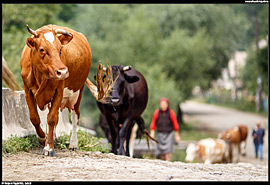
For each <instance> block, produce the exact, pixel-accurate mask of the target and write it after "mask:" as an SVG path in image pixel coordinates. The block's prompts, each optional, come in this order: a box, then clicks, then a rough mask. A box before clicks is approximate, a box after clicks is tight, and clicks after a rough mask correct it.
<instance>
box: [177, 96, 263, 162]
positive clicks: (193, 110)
mask: <svg viewBox="0 0 270 185" xmlns="http://www.w3.org/2000/svg"><path fill="white" fill-rule="evenodd" d="M181 108H182V111H183V112H184V115H185V116H187V117H186V118H187V119H194V120H198V121H199V122H200V124H199V125H198V126H197V127H198V128H200V129H206V130H210V131H212V132H216V133H219V132H223V131H225V130H227V129H229V128H232V127H234V126H236V125H238V124H245V125H247V127H248V129H249V133H248V138H247V156H246V157H242V156H241V157H240V162H250V163H252V164H260V165H268V118H267V117H263V116H260V115H257V114H253V113H247V112H243V111H238V110H235V109H230V108H224V107H220V106H215V105H210V104H203V103H197V102H193V101H187V102H185V103H183V104H181ZM258 120H259V121H261V123H262V127H263V128H265V136H264V145H263V151H264V159H263V160H262V161H261V160H259V159H255V150H254V144H253V139H252V136H251V133H252V129H253V128H255V127H256V125H255V124H256V122H257V121H258ZM183 139H184V138H183Z"/></svg>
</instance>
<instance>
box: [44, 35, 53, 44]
mask: <svg viewBox="0 0 270 185" xmlns="http://www.w3.org/2000/svg"><path fill="white" fill-rule="evenodd" d="M44 37H45V39H46V40H47V41H49V42H50V43H51V44H52V45H53V41H54V35H53V33H52V32H48V33H45V34H44Z"/></svg>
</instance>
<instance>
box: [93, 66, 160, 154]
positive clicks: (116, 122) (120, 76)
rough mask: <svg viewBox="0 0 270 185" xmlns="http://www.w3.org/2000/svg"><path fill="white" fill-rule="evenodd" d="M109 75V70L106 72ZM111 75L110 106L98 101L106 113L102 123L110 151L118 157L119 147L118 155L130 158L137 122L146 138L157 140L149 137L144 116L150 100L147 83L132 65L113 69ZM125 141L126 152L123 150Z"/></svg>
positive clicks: (102, 111)
mask: <svg viewBox="0 0 270 185" xmlns="http://www.w3.org/2000/svg"><path fill="white" fill-rule="evenodd" d="M104 70H105V69H104ZM106 72H108V71H107V70H106ZM112 74H113V79H114V80H116V83H115V85H114V87H113V89H112V92H111V97H109V98H108V99H107V101H108V103H107V104H103V103H100V102H97V105H98V107H99V109H100V111H101V113H102V114H103V115H101V117H100V118H101V123H102V124H103V125H101V127H103V129H104V128H105V129H107V133H106V131H105V133H106V136H107V138H108V140H109V142H110V143H111V144H112V149H111V152H113V153H114V154H117V149H118V148H119V150H118V154H119V155H126V156H129V138H130V133H131V129H132V127H133V126H134V124H135V122H136V123H137V124H138V126H139V129H140V131H141V132H142V133H144V134H145V136H146V137H149V138H150V139H152V140H155V139H153V138H151V137H150V135H149V133H148V131H147V129H146V127H145V124H144V121H143V119H142V117H141V114H142V113H143V111H144V109H145V107H146V105H147V101H148V88H147V83H146V81H145V79H144V77H143V75H142V74H141V73H140V72H139V71H137V70H136V69H134V68H131V67H130V66H125V67H124V66H122V65H120V66H112ZM104 118H105V119H106V121H105V120H104ZM102 119H103V121H102ZM106 123H107V124H108V125H109V130H110V134H108V126H106ZM104 124H105V126H104ZM147 139H148V138H147ZM125 140H126V150H125V149H124V142H125ZM155 141H156V140H155Z"/></svg>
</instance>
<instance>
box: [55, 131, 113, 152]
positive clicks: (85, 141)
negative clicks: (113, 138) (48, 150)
mask: <svg viewBox="0 0 270 185" xmlns="http://www.w3.org/2000/svg"><path fill="white" fill-rule="evenodd" d="M70 135H71V134H70ZM77 138H78V147H79V150H81V151H92V152H97V151H99V152H102V153H109V152H110V149H111V145H110V144H107V143H102V139H99V138H97V137H94V136H91V135H90V134H88V133H87V132H85V131H82V130H78V131H77ZM69 141H70V136H68V135H63V136H60V137H59V138H58V139H57V140H56V142H55V148H58V149H67V148H68V147H69Z"/></svg>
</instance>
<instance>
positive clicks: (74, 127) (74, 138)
mask: <svg viewBox="0 0 270 185" xmlns="http://www.w3.org/2000/svg"><path fill="white" fill-rule="evenodd" d="M78 121H79V117H78V115H77V114H76V112H75V110H72V111H71V122H72V134H71V137H70V144H69V149H70V150H75V151H77V150H78V138H77V124H78Z"/></svg>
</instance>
